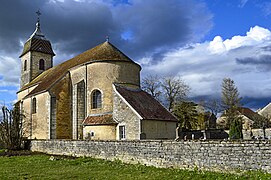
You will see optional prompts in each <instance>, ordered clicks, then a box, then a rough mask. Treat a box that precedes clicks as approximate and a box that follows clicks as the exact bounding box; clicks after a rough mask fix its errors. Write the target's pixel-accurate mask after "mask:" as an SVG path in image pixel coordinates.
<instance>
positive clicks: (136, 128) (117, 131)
mask: <svg viewBox="0 0 271 180" xmlns="http://www.w3.org/2000/svg"><path fill="white" fill-rule="evenodd" d="M39 15H40V14H38V20H37V23H36V29H35V31H34V32H33V34H32V35H31V36H30V38H29V39H28V40H27V41H26V42H25V44H24V48H23V51H22V54H21V55H20V59H21V65H22V66H21V87H20V90H19V91H18V92H17V95H18V101H19V103H20V107H21V110H22V112H23V114H24V115H25V117H24V122H23V123H24V124H23V127H24V131H25V136H26V137H27V138H30V139H92V140H141V139H175V134H176V133H175V132H176V125H177V119H176V118H175V117H174V116H173V115H172V114H171V113H170V112H168V111H167V110H166V109H165V108H164V107H163V106H162V105H161V104H160V103H159V102H158V101H156V100H155V99H154V98H153V97H152V96H151V95H149V94H148V93H146V92H144V91H143V90H141V89H140V71H141V67H140V65H139V64H137V63H135V62H134V61H133V60H131V59H130V58H129V57H128V56H126V55H125V54H123V53H122V52H121V51H120V50H119V49H117V48H116V47H115V46H114V45H113V44H111V43H110V42H109V41H108V40H106V41H105V42H104V43H101V44H99V45H98V46H96V47H94V48H91V49H89V50H87V51H85V52H83V53H82V54H79V55H77V56H75V57H74V58H72V59H69V60H67V61H65V62H63V63H61V64H59V65H57V66H53V57H54V56H55V53H54V51H53V49H52V45H51V43H50V41H49V40H48V39H47V38H46V37H45V35H44V34H43V33H42V32H41V25H40V20H39Z"/></svg>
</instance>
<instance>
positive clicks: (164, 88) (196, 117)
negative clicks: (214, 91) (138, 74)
mask: <svg viewBox="0 0 271 180" xmlns="http://www.w3.org/2000/svg"><path fill="white" fill-rule="evenodd" d="M141 84H142V89H143V90H145V91H146V92H148V93H149V94H150V95H151V96H153V97H154V98H155V99H157V100H158V101H160V103H161V104H163V105H164V106H165V107H166V108H167V109H168V110H169V111H170V112H172V113H173V114H174V115H175V116H176V117H177V118H178V126H179V127H180V128H182V129H184V130H196V129H210V128H216V127H215V126H216V125H215V123H216V122H214V121H216V118H217V115H218V113H222V117H223V118H224V120H225V125H224V126H223V127H222V128H223V129H228V130H229V137H230V138H233V139H239V138H242V137H243V135H242V126H243V119H242V116H240V112H239V110H240V108H241V107H242V105H241V100H242V98H241V97H240V94H239V91H238V88H237V86H236V85H235V82H234V80H232V79H231V78H224V79H223V80H222V83H221V98H220V99H211V100H202V101H200V102H199V103H195V102H193V101H191V100H189V98H188V94H189V93H190V91H191V88H190V87H189V85H188V84H186V83H185V81H184V80H183V79H182V78H181V77H172V76H168V77H159V76H157V75H155V76H151V75H150V76H146V77H145V78H143V79H142V83H141ZM253 119H254V121H255V122H254V123H253V125H252V127H251V128H263V125H264V126H265V127H271V124H270V118H268V117H263V116H260V115H259V116H255V117H254V118H253Z"/></svg>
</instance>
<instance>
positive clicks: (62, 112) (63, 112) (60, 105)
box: [51, 74, 72, 139]
mask: <svg viewBox="0 0 271 180" xmlns="http://www.w3.org/2000/svg"><path fill="white" fill-rule="evenodd" d="M51 92H52V94H54V95H55V97H56V138H57V139H71V138H72V112H71V109H72V108H71V96H70V94H71V83H70V76H69V74H67V75H66V76H65V77H63V78H62V80H60V81H59V82H58V83H57V84H55V85H54V87H53V88H52V89H51Z"/></svg>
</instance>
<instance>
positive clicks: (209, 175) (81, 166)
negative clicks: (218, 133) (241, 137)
mask: <svg viewBox="0 0 271 180" xmlns="http://www.w3.org/2000/svg"><path fill="white" fill-rule="evenodd" d="M0 179H124V180H126V179H159V180H160V179H271V174H265V173H262V172H256V171H255V172H246V173H242V174H241V173H239V174H238V175H237V174H226V173H225V174H223V173H214V172H206V171H197V170H194V171H188V170H178V169H164V168H154V167H146V166H144V165H128V164H124V163H121V162H119V161H115V162H110V161H105V160H97V159H91V158H76V159H72V158H65V157H56V160H50V156H48V155H31V156H11V157H5V156H1V157H0Z"/></svg>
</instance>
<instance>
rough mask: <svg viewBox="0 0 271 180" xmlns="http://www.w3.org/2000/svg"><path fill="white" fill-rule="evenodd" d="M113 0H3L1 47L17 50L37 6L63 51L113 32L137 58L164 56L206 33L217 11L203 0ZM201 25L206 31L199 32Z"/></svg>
mask: <svg viewBox="0 0 271 180" xmlns="http://www.w3.org/2000/svg"><path fill="white" fill-rule="evenodd" d="M110 2H111V1H105V2H103V1H84V2H75V1H73V0H69V1H65V2H64V3H63V2H59V1H53V0H35V1H31V2H28V1H25V0H14V1H4V2H1V6H0V26H1V29H0V40H1V42H2V43H0V47H1V49H2V50H3V49H4V50H5V51H6V52H9V53H10V52H14V53H15V52H16V53H18V52H19V51H20V50H21V47H20V46H19V41H20V39H21V40H23V41H26V40H27V39H28V37H29V36H30V35H31V33H32V32H33V31H34V29H35V22H36V15H35V12H36V11H37V10H38V9H40V10H41V12H42V16H41V25H42V26H41V28H42V32H43V33H44V34H45V35H46V37H47V38H48V39H49V40H50V41H51V42H52V43H53V45H54V48H55V49H56V51H58V52H60V53H61V54H69V53H70V54H78V53H80V52H83V51H84V50H87V49H89V48H91V47H93V46H95V45H97V44H99V43H101V42H103V41H104V40H105V36H107V35H109V36H110V41H111V42H113V43H114V44H115V45H117V46H118V47H119V48H120V49H121V50H123V51H124V52H125V53H126V54H127V55H128V56H130V57H132V58H134V59H135V60H136V59H138V58H141V57H143V56H152V55H154V56H155V58H160V57H161V56H160V54H162V53H164V52H165V51H166V50H167V49H168V48H176V47H178V46H180V45H184V44H186V43H187V42H191V41H194V40H198V39H200V38H202V37H203V36H204V35H205V34H206V33H207V32H208V31H209V30H210V28H211V26H212V21H211V19H212V15H211V14H210V13H209V11H208V9H207V8H206V6H205V4H204V3H201V2H198V1H187V0H171V1H164V0H148V1H142V0H134V1H129V3H128V1H123V2H126V3H124V4H123V3H116V2H115V1H112V4H111V3H110ZM199 29H200V31H201V33H197V31H199ZM127 31H129V32H131V36H132V37H131V39H128V40H124V39H122V38H121V36H122V33H124V32H127ZM196 34H197V35H196ZM3 42H5V43H3ZM61 54H58V56H61Z"/></svg>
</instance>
